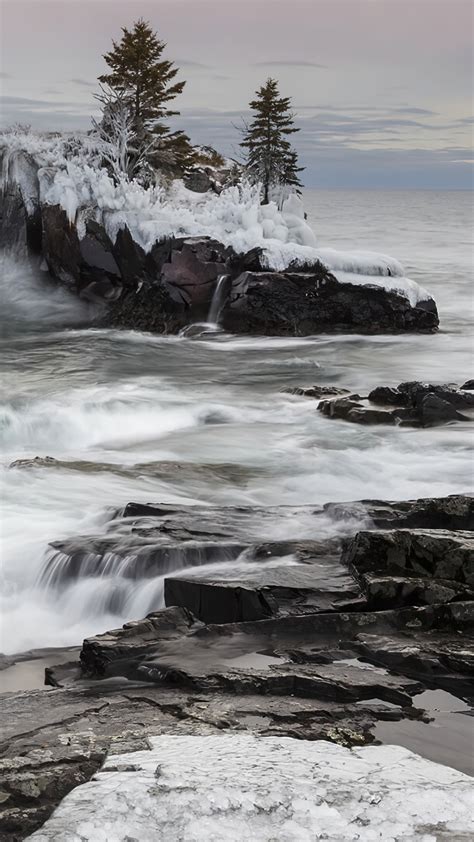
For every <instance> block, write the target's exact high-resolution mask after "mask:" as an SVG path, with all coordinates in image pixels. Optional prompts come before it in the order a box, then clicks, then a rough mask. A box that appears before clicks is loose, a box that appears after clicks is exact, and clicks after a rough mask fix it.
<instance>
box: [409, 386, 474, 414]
mask: <svg viewBox="0 0 474 842" xmlns="http://www.w3.org/2000/svg"><path fill="white" fill-rule="evenodd" d="M398 391H399V392H400V394H401V395H402V396H403V397H404V398H405V401H406V402H407V403H410V404H411V405H412V406H414V407H419V406H420V405H421V404H422V403H423V401H424V399H425V398H426V397H427V396H429V395H433V396H436V397H438V398H440V399H441V400H444V401H446V402H447V403H449V404H451V405H452V406H455V407H457V408H458V409H459V408H463V407H464V408H465V409H467V408H468V407H474V395H469V394H466V393H465V392H463V391H461V390H460V389H458V387H457V386H455V385H452V384H450V383H444V384H436V383H422V382H420V381H418V380H413V381H408V382H406V383H400V384H399V386H398Z"/></svg>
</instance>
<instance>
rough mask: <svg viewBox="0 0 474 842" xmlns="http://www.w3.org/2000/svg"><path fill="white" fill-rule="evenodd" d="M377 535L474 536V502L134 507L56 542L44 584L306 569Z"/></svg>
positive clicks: (431, 500)
mask: <svg viewBox="0 0 474 842" xmlns="http://www.w3.org/2000/svg"><path fill="white" fill-rule="evenodd" d="M372 527H376V528H387V527H413V528H424V529H439V528H443V529H474V498H472V497H468V496H467V495H453V496H450V497H444V498H422V499H420V500H411V501H402V502H394V503H391V502H385V501H378V500H363V501H359V502H355V503H328V504H326V505H325V506H316V505H307V506H268V507H246V506H242V507H240V506H239V507H237V506H235V507H233V506H224V507H211V506H176V505H170V504H168V503H133V502H131V503H129V504H128V505H127V506H125V508H124V509H123V511H120V512H117V514H116V516H115V518H113V519H112V520H111V521H110V523H109V527H108V531H107V533H106V534H105V535H104V534H103V533H101V534H100V535H99V536H97V535H85V536H79V537H74V538H71V539H68V540H63V541H54V542H52V544H51V548H52V551H51V553H50V555H49V557H48V558H47V559H46V561H45V564H44V568H43V571H42V578H43V580H44V581H47V582H48V584H49V586H53V585H55V586H57V587H58V588H61V587H62V585H63V584H64V583H67V582H69V581H70V580H73V579H77V578H81V577H84V576H107V575H110V576H119V577H120V578H124V579H135V580H136V579H138V578H153V577H155V576H159V575H166V574H167V573H172V572H173V571H174V570H176V569H183V568H185V567H196V566H200V565H203V564H209V563H215V562H223V561H232V560H234V559H236V558H238V556H239V555H240V554H241V553H246V558H247V559H255V560H256V561H262V560H267V559H268V558H270V557H271V556H275V557H278V556H285V555H290V554H295V555H296V557H297V558H298V559H299V560H302V561H303V560H305V559H306V558H309V559H311V558H318V557H328V555H331V556H332V557H333V558H334V560H337V558H338V557H339V554H340V541H339V539H338V538H337V537H334V535H335V533H336V534H339V535H340V536H341V537H343V536H345V535H346V536H347V535H353V534H354V533H355V532H356V531H357V530H358V529H360V528H372ZM310 544H311V546H310ZM157 607H158V606H157Z"/></svg>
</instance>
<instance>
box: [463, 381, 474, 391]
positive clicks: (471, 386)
mask: <svg viewBox="0 0 474 842" xmlns="http://www.w3.org/2000/svg"><path fill="white" fill-rule="evenodd" d="M461 389H467V390H468V391H470V392H472V391H474V380H466V382H465V383H463V384H462V386H461Z"/></svg>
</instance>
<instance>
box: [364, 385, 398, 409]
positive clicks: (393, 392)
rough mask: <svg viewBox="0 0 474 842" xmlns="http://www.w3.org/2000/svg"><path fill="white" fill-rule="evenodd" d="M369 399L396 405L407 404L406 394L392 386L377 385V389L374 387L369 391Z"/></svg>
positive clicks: (373, 401)
mask: <svg viewBox="0 0 474 842" xmlns="http://www.w3.org/2000/svg"><path fill="white" fill-rule="evenodd" d="M368 399H369V401H371V402H372V403H378V404H389V405H394V406H403V405H404V404H405V396H404V395H402V393H401V392H399V390H398V389H393V388H392V387H391V386H377V388H376V389H372V391H371V392H369V396H368Z"/></svg>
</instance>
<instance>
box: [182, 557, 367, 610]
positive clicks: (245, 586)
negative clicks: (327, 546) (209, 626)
mask: <svg viewBox="0 0 474 842" xmlns="http://www.w3.org/2000/svg"><path fill="white" fill-rule="evenodd" d="M360 596H361V592H360V588H359V587H358V586H357V585H356V583H355V580H354V578H353V577H352V576H351V575H350V574H348V572H347V568H346V567H345V566H344V565H342V564H340V563H339V562H337V561H336V560H324V559H316V560H313V561H312V562H311V563H309V562H308V563H306V564H304V565H302V564H299V565H296V564H289V565H286V566H282V567H275V566H272V567H265V566H263V567H262V568H261V569H260V570H258V571H252V572H249V573H248V574H245V573H241V574H240V575H239V576H235V575H234V576H232V575H231V574H230V575H229V577H228V578H227V576H226V577H224V576H219V575H217V576H215V577H210V576H202V575H201V576H200V575H199V573H197V575H195V576H193V577H185V576H178V577H169V578H166V579H165V604H166V605H167V606H170V605H178V606H181V607H183V608H187V609H188V610H189V611H191V612H192V613H193V614H194V615H195V616H196V617H197V618H198V619H199V620H202V621H203V622H204V623H229V622H242V621H245V620H263V619H265V618H267V617H271V616H272V615H282V614H299V613H301V614H307V613H311V612H318V611H333V610H340V608H341V606H342V604H343V603H344V602H347V601H348V600H353V599H357V598H358V597H360Z"/></svg>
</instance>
